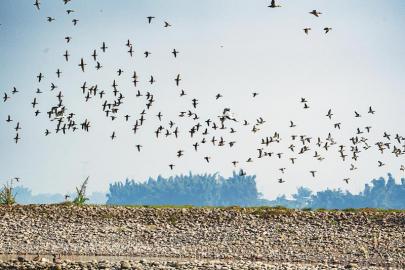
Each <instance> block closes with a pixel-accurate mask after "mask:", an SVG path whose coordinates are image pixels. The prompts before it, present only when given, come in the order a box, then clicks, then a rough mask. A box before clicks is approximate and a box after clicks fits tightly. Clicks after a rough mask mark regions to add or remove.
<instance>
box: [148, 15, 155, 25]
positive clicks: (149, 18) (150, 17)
mask: <svg viewBox="0 0 405 270" xmlns="http://www.w3.org/2000/svg"><path fill="white" fill-rule="evenodd" d="M146 18H147V19H148V23H149V24H150V23H151V22H152V19H154V18H155V17H153V16H148V17H146Z"/></svg>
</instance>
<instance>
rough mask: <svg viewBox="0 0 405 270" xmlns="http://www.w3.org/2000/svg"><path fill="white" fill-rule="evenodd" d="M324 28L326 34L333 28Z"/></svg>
mask: <svg viewBox="0 0 405 270" xmlns="http://www.w3.org/2000/svg"><path fill="white" fill-rule="evenodd" d="M323 30H324V31H325V34H327V33H329V31H331V30H332V28H330V27H325V28H324V29H323Z"/></svg>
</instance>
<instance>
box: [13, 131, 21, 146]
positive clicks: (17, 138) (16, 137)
mask: <svg viewBox="0 0 405 270" xmlns="http://www.w3.org/2000/svg"><path fill="white" fill-rule="evenodd" d="M20 139H21V138H20V137H19V135H18V133H17V134H16V135H15V137H14V141H15V143H16V144H17V143H18V141H19V140H20Z"/></svg>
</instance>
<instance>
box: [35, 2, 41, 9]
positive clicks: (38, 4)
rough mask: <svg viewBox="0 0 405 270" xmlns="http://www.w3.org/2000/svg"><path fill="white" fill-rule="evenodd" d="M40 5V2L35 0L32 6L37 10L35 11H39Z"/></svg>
mask: <svg viewBox="0 0 405 270" xmlns="http://www.w3.org/2000/svg"><path fill="white" fill-rule="evenodd" d="M40 5H41V2H40V1H39V0H35V3H34V6H35V7H36V8H37V10H40V9H41V8H40Z"/></svg>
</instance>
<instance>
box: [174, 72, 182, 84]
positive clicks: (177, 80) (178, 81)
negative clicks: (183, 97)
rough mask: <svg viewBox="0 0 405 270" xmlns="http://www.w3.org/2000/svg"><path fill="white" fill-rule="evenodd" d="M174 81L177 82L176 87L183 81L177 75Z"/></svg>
mask: <svg viewBox="0 0 405 270" xmlns="http://www.w3.org/2000/svg"><path fill="white" fill-rule="evenodd" d="M174 81H175V82H176V85H177V86H179V83H180V81H181V79H180V74H177V77H176V78H175V79H174Z"/></svg>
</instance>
